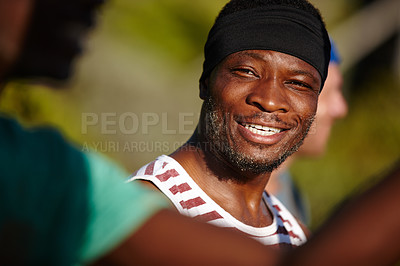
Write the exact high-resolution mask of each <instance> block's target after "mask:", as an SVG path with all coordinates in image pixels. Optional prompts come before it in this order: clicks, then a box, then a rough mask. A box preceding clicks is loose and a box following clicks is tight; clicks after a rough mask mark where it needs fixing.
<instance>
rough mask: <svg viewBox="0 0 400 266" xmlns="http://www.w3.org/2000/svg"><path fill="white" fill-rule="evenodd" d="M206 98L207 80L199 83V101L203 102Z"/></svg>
mask: <svg viewBox="0 0 400 266" xmlns="http://www.w3.org/2000/svg"><path fill="white" fill-rule="evenodd" d="M207 96H208V78H206V79H204V80H201V81H200V99H202V100H205V99H206V98H207Z"/></svg>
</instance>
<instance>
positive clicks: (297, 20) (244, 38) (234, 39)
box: [200, 6, 331, 88]
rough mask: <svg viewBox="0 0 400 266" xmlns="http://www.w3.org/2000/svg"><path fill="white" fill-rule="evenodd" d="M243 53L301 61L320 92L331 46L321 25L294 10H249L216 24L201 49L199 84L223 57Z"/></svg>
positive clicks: (233, 14)
mask: <svg viewBox="0 0 400 266" xmlns="http://www.w3.org/2000/svg"><path fill="white" fill-rule="evenodd" d="M243 50H273V51H277V52H282V53H285V54H289V55H292V56H295V57H297V58H299V59H302V60H304V61H305V62H307V63H309V64H310V65H312V66H313V67H314V68H315V69H316V70H317V71H318V72H319V74H320V75H321V78H322V84H321V88H322V86H323V84H324V82H325V79H326V76H327V74H328V65H329V59H330V50H331V46H330V41H329V36H328V33H327V31H326V29H325V25H324V24H323V22H322V21H320V20H319V19H318V18H316V17H314V16H313V15H311V14H309V13H307V12H305V11H303V10H299V9H297V8H291V7H286V6H269V7H262V8H253V9H248V10H244V11H239V12H236V13H232V14H229V15H227V16H225V17H223V18H221V19H219V20H217V21H216V22H215V24H214V26H213V27H212V28H211V30H210V32H209V34H208V39H207V42H206V45H205V47H204V56H205V61H204V63H203V73H202V75H201V78H200V81H202V80H204V79H205V78H207V77H208V76H209V75H210V73H211V71H212V70H213V69H214V68H215V67H216V66H217V65H218V64H219V63H220V62H221V61H222V60H223V59H224V58H225V57H227V56H228V55H230V54H233V53H235V52H239V51H243Z"/></svg>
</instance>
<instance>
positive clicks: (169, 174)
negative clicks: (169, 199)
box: [156, 169, 179, 182]
mask: <svg viewBox="0 0 400 266" xmlns="http://www.w3.org/2000/svg"><path fill="white" fill-rule="evenodd" d="M176 176H179V173H178V172H177V171H176V170H175V169H171V170H168V171H166V172H165V173H162V174H160V175H156V177H157V178H158V180H160V181H161V182H165V181H167V180H168V179H170V178H171V177H176Z"/></svg>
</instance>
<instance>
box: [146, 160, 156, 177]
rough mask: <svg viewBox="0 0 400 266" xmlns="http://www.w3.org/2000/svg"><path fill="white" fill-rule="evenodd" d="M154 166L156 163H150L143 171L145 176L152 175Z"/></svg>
mask: <svg viewBox="0 0 400 266" xmlns="http://www.w3.org/2000/svg"><path fill="white" fill-rule="evenodd" d="M155 164H156V161H153V162H151V163H150V164H149V165H148V166H147V167H146V170H145V171H144V174H145V175H152V174H153V172H154V165H155Z"/></svg>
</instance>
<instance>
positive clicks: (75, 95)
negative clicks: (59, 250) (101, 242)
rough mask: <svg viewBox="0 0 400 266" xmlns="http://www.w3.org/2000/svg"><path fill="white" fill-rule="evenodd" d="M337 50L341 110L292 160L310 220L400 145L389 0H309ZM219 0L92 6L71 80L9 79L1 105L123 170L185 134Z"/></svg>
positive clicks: (194, 111)
mask: <svg viewBox="0 0 400 266" xmlns="http://www.w3.org/2000/svg"><path fill="white" fill-rule="evenodd" d="M311 2H312V3H314V4H315V5H316V6H317V7H318V8H319V9H320V10H321V13H322V15H323V17H324V19H325V22H326V25H327V28H328V31H329V32H330V34H331V36H332V37H333V39H334V40H335V41H336V43H337V46H338V50H339V53H340V54H341V56H342V65H341V67H342V70H343V72H344V77H345V88H344V89H345V96H346V99H347V101H348V104H349V114H348V116H347V117H346V118H344V119H342V120H340V121H339V122H337V123H336V124H335V126H334V129H333V132H332V137H331V139H330V142H329V144H328V149H327V153H326V154H325V155H324V156H323V157H321V158H318V159H314V158H310V159H302V160H300V161H297V162H296V163H295V165H294V167H293V168H292V172H293V175H294V177H295V179H296V181H297V182H298V184H299V186H300V188H301V189H302V190H303V191H305V192H306V193H307V195H308V197H309V200H310V204H311V211H312V227H316V226H318V225H319V224H320V223H321V222H322V221H323V220H324V219H325V218H326V217H327V215H329V213H330V212H331V211H332V210H333V209H334V208H335V206H336V205H337V204H338V203H339V202H340V201H341V200H343V199H344V198H346V196H347V195H349V194H351V193H354V192H355V191H357V190H360V189H362V188H363V187H366V186H368V185H369V184H371V183H373V182H375V181H376V179H377V178H379V177H380V176H381V174H382V173H383V172H384V171H385V169H387V167H389V166H391V165H392V164H393V162H394V161H395V160H396V159H397V158H398V157H399V155H400V11H399V10H400V3H399V2H398V1H397V0H375V1H372V0H352V1H348V0H335V1H331V0H313V1H311ZM225 3H226V0H202V1H196V2H193V1H186V0H136V1H135V0H112V1H108V3H107V4H106V5H105V6H104V8H103V9H102V10H101V12H100V16H99V20H98V26H97V27H96V29H95V30H94V31H93V32H92V33H91V34H90V36H89V38H88V40H87V43H86V45H85V46H86V48H85V51H86V52H85V54H84V56H82V57H81V58H80V60H79V61H78V62H77V65H76V66H77V68H76V73H75V76H74V78H73V79H72V81H71V82H70V83H69V84H68V85H67V86H66V87H65V88H60V89H58V90H51V89H48V88H46V87H44V86H41V85H33V86H32V85H29V86H28V85H26V84H23V83H11V84H9V85H8V86H7V87H6V89H5V90H4V91H3V92H2V94H3V95H2V97H1V98H0V99H1V100H0V111H2V112H6V113H9V114H11V115H12V116H16V117H18V119H20V120H21V121H22V122H23V123H24V124H25V125H27V126H31V125H44V124H47V125H53V126H56V127H57V128H60V129H61V130H62V131H63V132H64V134H65V136H66V138H69V139H70V140H72V141H73V142H75V143H76V145H77V146H78V147H79V148H80V149H82V150H88V149H90V150H95V151H98V152H101V153H103V154H106V155H107V156H110V157H111V158H113V159H114V160H115V161H117V162H119V163H120V164H121V165H122V166H124V167H125V168H126V169H127V170H128V171H129V172H134V171H135V170H136V169H138V168H139V167H140V166H142V165H143V164H146V163H148V162H149V161H151V160H153V159H154V158H155V157H156V156H158V155H161V154H168V153H170V152H172V151H174V150H175V149H176V148H177V147H179V146H180V145H181V144H182V143H183V142H185V141H186V140H187V139H188V138H189V137H190V135H191V133H192V131H193V130H194V128H195V126H196V124H197V119H198V115H199V112H200V106H201V101H200V99H199V97H198V79H199V77H200V73H201V67H202V62H203V55H202V51H203V50H202V49H203V45H204V43H205V39H206V36H207V32H208V30H209V28H210V27H211V25H212V23H213V21H214V19H215V17H216V15H217V13H218V11H219V10H220V8H221V7H222V6H223V5H224V4H225Z"/></svg>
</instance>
